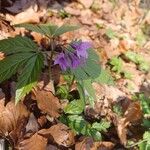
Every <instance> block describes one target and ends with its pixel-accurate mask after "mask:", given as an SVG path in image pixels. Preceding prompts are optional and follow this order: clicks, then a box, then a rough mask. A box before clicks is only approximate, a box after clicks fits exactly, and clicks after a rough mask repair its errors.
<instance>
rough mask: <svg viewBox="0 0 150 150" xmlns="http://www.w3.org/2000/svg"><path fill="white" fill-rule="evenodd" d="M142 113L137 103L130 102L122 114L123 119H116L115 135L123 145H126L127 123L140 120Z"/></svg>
mask: <svg viewBox="0 0 150 150" xmlns="http://www.w3.org/2000/svg"><path fill="white" fill-rule="evenodd" d="M141 117H142V111H141V107H140V103H139V102H132V103H131V104H130V105H129V107H128V108H127V110H126V112H125V113H124V117H123V118H118V121H117V133H118V136H119V138H120V141H121V143H122V144H123V145H126V143H127V126H128V125H129V123H132V122H135V121H138V120H140V119H141Z"/></svg>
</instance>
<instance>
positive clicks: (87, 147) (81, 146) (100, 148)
mask: <svg viewBox="0 0 150 150" xmlns="http://www.w3.org/2000/svg"><path fill="white" fill-rule="evenodd" d="M113 147H114V144H113V143H112V142H105V141H102V142H94V141H93V139H92V138H89V137H85V138H83V139H81V141H80V142H77V143H76V145H75V150H112V149H113Z"/></svg>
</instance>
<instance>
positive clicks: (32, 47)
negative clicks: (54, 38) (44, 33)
mask: <svg viewBox="0 0 150 150" xmlns="http://www.w3.org/2000/svg"><path fill="white" fill-rule="evenodd" d="M37 49H38V47H37V45H36V44H35V43H34V42H33V41H32V40H31V39H29V38H27V37H21V36H16V37H14V38H8V39H4V40H0V51H1V52H4V53H5V54H12V53H18V52H32V51H34V52H35V51H36V50H37Z"/></svg>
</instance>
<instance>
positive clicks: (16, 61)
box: [0, 53, 33, 82]
mask: <svg viewBox="0 0 150 150" xmlns="http://www.w3.org/2000/svg"><path fill="white" fill-rule="evenodd" d="M32 56H33V53H19V54H14V55H10V56H7V57H6V58H5V59H3V60H1V61H0V82H2V81H4V80H6V79H9V78H10V77H11V76H12V75H13V74H15V73H16V72H17V69H18V68H19V67H21V66H22V65H23V64H24V63H25V62H26V61H27V60H28V59H29V58H31V57H32Z"/></svg>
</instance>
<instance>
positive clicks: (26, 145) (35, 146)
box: [17, 132, 47, 150]
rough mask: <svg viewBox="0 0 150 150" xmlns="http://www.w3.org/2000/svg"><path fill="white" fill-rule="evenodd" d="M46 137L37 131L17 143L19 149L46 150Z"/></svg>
mask: <svg viewBox="0 0 150 150" xmlns="http://www.w3.org/2000/svg"><path fill="white" fill-rule="evenodd" d="M46 146H47V138H45V137H43V136H41V135H39V134H38V132H37V133H35V134H34V135H32V136H31V137H30V138H28V139H24V140H23V141H22V142H20V143H19V145H18V146H17V149H19V150H46Z"/></svg>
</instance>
